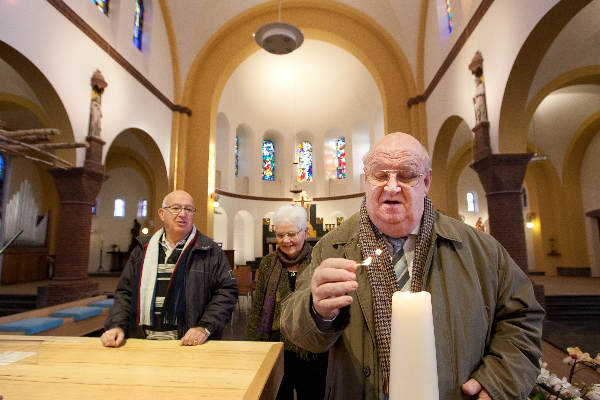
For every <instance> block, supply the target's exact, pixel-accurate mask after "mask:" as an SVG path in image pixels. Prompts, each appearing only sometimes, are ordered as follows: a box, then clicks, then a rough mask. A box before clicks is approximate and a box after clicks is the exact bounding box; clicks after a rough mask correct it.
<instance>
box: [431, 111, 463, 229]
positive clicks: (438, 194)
mask: <svg viewBox="0 0 600 400" xmlns="http://www.w3.org/2000/svg"><path fill="white" fill-rule="evenodd" d="M462 122H464V120H463V119H462V118H461V117H459V116H456V115H452V116H450V117H448V118H447V119H446V121H444V123H443V124H442V126H441V127H440V130H439V132H438V134H437V138H436V141H435V145H434V147H433V152H432V154H431V169H432V174H433V175H432V177H433V178H432V181H431V188H430V189H429V198H430V199H431V201H432V202H433V204H434V205H435V206H436V208H437V209H439V210H442V211H444V212H445V213H449V214H448V215H452V216H455V217H458V206H457V205H456V208H455V207H454V205H455V204H456V203H455V202H452V201H451V200H450V199H451V198H452V196H450V194H449V191H450V190H451V188H450V187H449V186H450V181H449V174H450V173H451V170H450V169H449V168H448V161H449V160H448V158H449V157H450V145H451V144H452V139H453V138H454V134H455V133H456V130H457V129H458V126H459V125H460V124H461V123H462ZM454 190H456V188H454Z"/></svg>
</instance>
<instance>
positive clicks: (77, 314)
mask: <svg viewBox="0 0 600 400" xmlns="http://www.w3.org/2000/svg"><path fill="white" fill-rule="evenodd" d="M98 314H102V309H101V308H98V307H71V308H65V309H64V310H60V311H54V312H53V313H52V314H50V315H52V316H53V317H60V318H75V321H80V320H82V319H86V318H91V317H95V316H96V315H98Z"/></svg>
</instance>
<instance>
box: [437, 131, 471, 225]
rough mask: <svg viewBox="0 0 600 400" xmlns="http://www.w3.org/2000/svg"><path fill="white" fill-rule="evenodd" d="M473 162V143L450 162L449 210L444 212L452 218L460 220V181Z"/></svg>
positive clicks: (461, 150) (464, 147)
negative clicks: (464, 171)
mask: <svg viewBox="0 0 600 400" xmlns="http://www.w3.org/2000/svg"><path fill="white" fill-rule="evenodd" d="M471 162H473V142H469V143H466V144H464V145H463V146H462V147H461V148H459V149H458V150H457V151H456V152H455V153H454V156H453V157H452V158H451V159H450V161H449V162H448V167H447V169H448V175H447V186H446V189H447V191H448V193H447V201H446V204H447V209H446V210H442V211H444V213H445V214H446V215H449V216H451V217H452V218H456V219H460V216H459V213H458V209H459V207H458V191H457V189H458V179H459V178H460V175H461V174H462V171H463V170H464V169H465V168H466V167H467V166H468V165H469V164H470V163H471Z"/></svg>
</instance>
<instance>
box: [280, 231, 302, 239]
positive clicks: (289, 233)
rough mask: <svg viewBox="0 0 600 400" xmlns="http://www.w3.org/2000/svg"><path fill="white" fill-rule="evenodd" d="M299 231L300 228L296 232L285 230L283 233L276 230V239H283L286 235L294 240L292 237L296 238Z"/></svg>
mask: <svg viewBox="0 0 600 400" xmlns="http://www.w3.org/2000/svg"><path fill="white" fill-rule="evenodd" d="M300 232H302V229H300V230H299V231H297V232H285V233H278V232H276V233H275V236H276V237H277V239H280V240H283V239H285V237H286V236H287V237H289V238H290V240H294V239H296V238H297V237H298V234H299V233H300Z"/></svg>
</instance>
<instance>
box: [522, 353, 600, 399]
mask: <svg viewBox="0 0 600 400" xmlns="http://www.w3.org/2000/svg"><path fill="white" fill-rule="evenodd" d="M567 352H568V353H569V355H568V356H567V357H566V358H565V359H564V360H563V362H564V363H565V364H569V365H570V366H571V370H570V372H569V378H568V379H567V378H566V377H563V378H562V379H560V378H558V377H557V376H556V374H552V373H550V371H548V370H547V369H546V366H547V363H545V362H542V361H541V360H540V364H541V372H540V375H539V376H538V377H537V382H536V385H535V387H534V389H533V392H532V397H531V400H552V399H564V400H600V384H589V385H587V384H585V383H573V376H574V375H575V372H576V370H577V368H578V367H579V368H582V367H586V368H591V369H593V370H595V371H597V370H598V369H600V353H599V354H597V355H596V357H595V358H592V357H590V355H589V354H588V353H584V352H582V351H581V350H580V349H579V347H568V348H567Z"/></svg>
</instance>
